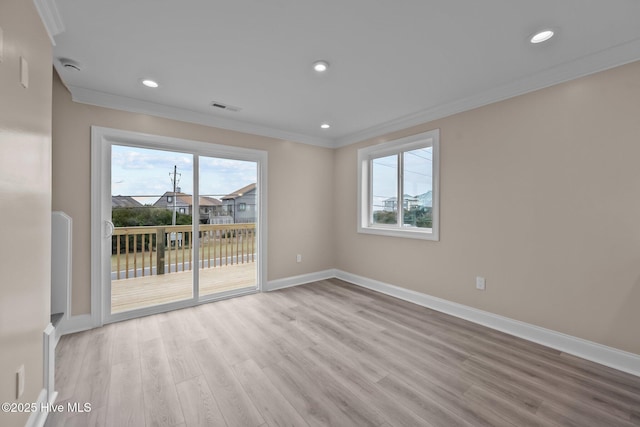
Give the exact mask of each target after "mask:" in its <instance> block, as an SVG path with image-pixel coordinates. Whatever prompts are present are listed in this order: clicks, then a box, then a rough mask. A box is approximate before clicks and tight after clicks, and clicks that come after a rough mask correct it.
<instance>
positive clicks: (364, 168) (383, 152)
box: [358, 129, 440, 241]
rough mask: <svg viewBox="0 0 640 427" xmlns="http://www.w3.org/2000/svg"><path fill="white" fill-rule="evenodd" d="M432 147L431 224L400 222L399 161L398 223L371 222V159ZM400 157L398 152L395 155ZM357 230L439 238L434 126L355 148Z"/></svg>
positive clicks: (437, 153)
mask: <svg viewBox="0 0 640 427" xmlns="http://www.w3.org/2000/svg"><path fill="white" fill-rule="evenodd" d="M425 147H433V159H432V173H433V176H432V183H433V188H432V190H431V191H432V207H431V210H432V219H433V226H432V228H416V227H410V228H409V227H403V226H402V216H403V215H402V212H403V208H402V206H404V205H403V204H402V203H403V201H402V199H403V197H404V196H403V191H402V186H403V185H404V184H403V181H404V180H403V179H402V173H403V171H402V162H400V163H399V165H398V180H397V181H398V184H397V185H398V188H397V192H398V196H397V197H398V219H399V221H398V224H374V223H373V209H372V206H371V205H372V196H371V188H372V175H371V171H372V161H373V160H374V159H377V158H380V157H386V156H392V155H399V154H401V153H403V152H406V151H412V150H416V149H419V148H425ZM399 157H400V158H401V157H402V156H399ZM358 233H366V234H377V235H381V236H393V237H405V238H410V239H424V240H434V241H439V240H440V130H439V129H434V130H431V131H428V132H423V133H420V134H417V135H412V136H408V137H406V138H401V139H396V140H393V141H389V142H386V143H383V144H378V145H372V146H369V147H365V148H361V149H359V150H358Z"/></svg>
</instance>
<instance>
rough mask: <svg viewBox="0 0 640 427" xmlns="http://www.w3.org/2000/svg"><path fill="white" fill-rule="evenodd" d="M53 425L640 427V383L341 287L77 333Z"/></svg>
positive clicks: (314, 286) (61, 362)
mask: <svg viewBox="0 0 640 427" xmlns="http://www.w3.org/2000/svg"><path fill="white" fill-rule="evenodd" d="M56 361H57V372H56V384H57V389H58V390H59V392H60V395H59V398H58V402H60V403H64V404H66V403H67V402H79V403H84V402H89V403H91V404H92V411H91V412H90V413H85V414H69V413H61V414H54V415H50V417H49V420H48V422H47V426H49V427H54V426H64V427H73V426H83V427H86V426H104V425H107V426H118V427H121V426H147V427H150V426H185V427H186V426H223V427H224V426H229V427H231V426H239V427H268V426H269V427H275V426H296V427H304V426H339V427H347V426H384V427H389V426H410V427H415V426H446V427H450V426H518V427H521V426H547V425H548V426H579V427H588V426H607V427H609V426H638V425H640V378H638V377H634V376H632V375H628V374H624V373H621V372H618V371H615V370H613V369H610V368H606V367H603V366H600V365H596V364H594V363H591V362H587V361H585V360H581V359H578V358H576V357H573V356H570V355H567V354H563V353H560V352H558V351H555V350H552V349H549V348H545V347H542V346H540V345H536V344H533V343H530V342H527V341H523V340H520V339H517V338H514V337H511V336H508V335H505V334H502V333H499V332H496V331H493V330H490V329H487V328H484V327H481V326H478V325H475V324H472V323H469V322H466V321H463V320H460V319H456V318H453V317H450V316H447V315H444V314H441V313H437V312H434V311H432V310H429V309H426V308H423V307H420V306H416V305H413V304H410V303H407V302H404V301H400V300H397V299H394V298H391V297H388V296H385V295H381V294H377V293H374V292H371V291H368V290H366V289H362V288H359V287H356V286H353V285H348V284H346V283H345V282H341V281H339V280H328V281H321V282H315V283H311V284H308V285H304V286H299V287H295V288H289V289H284V290H280V291H276V292H269V293H264V294H254V295H249V296H245V297H241V298H236V299H231V300H225V301H219V302H215V303H212V304H205V305H201V306H198V307H195V308H189V309H184V310H179V311H174V312H170V313H163V314H159V315H155V316H149V317H145V318H140V319H136V320H131V321H126V322H121V323H116V324H111V325H108V326H105V327H103V328H100V329H95V330H92V331H87V332H82V333H78V334H74V335H68V336H64V337H63V338H62V339H61V341H60V343H59V345H58V349H57V358H56Z"/></svg>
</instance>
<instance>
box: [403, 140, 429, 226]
mask: <svg viewBox="0 0 640 427" xmlns="http://www.w3.org/2000/svg"><path fill="white" fill-rule="evenodd" d="M403 163H404V180H403V183H402V185H403V189H404V191H403V193H404V201H403V217H402V218H403V224H404V226H405V227H419V228H431V227H432V224H433V219H432V218H433V216H432V209H433V147H426V148H420V149H418V150H412V151H406V152H404V153H403Z"/></svg>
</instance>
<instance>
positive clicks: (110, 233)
mask: <svg viewBox="0 0 640 427" xmlns="http://www.w3.org/2000/svg"><path fill="white" fill-rule="evenodd" d="M104 225H105V227H104V230H105V233H104V237H111V236H113V230H115V226H114V225H113V223H112V222H111V221H109V220H108V219H107V220H105V221H104Z"/></svg>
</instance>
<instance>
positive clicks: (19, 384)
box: [16, 365, 24, 399]
mask: <svg viewBox="0 0 640 427" xmlns="http://www.w3.org/2000/svg"><path fill="white" fill-rule="evenodd" d="M23 393H24V365H20V367H19V368H18V370H17V371H16V399H19V398H20V397H21V396H22V394H23Z"/></svg>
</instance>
